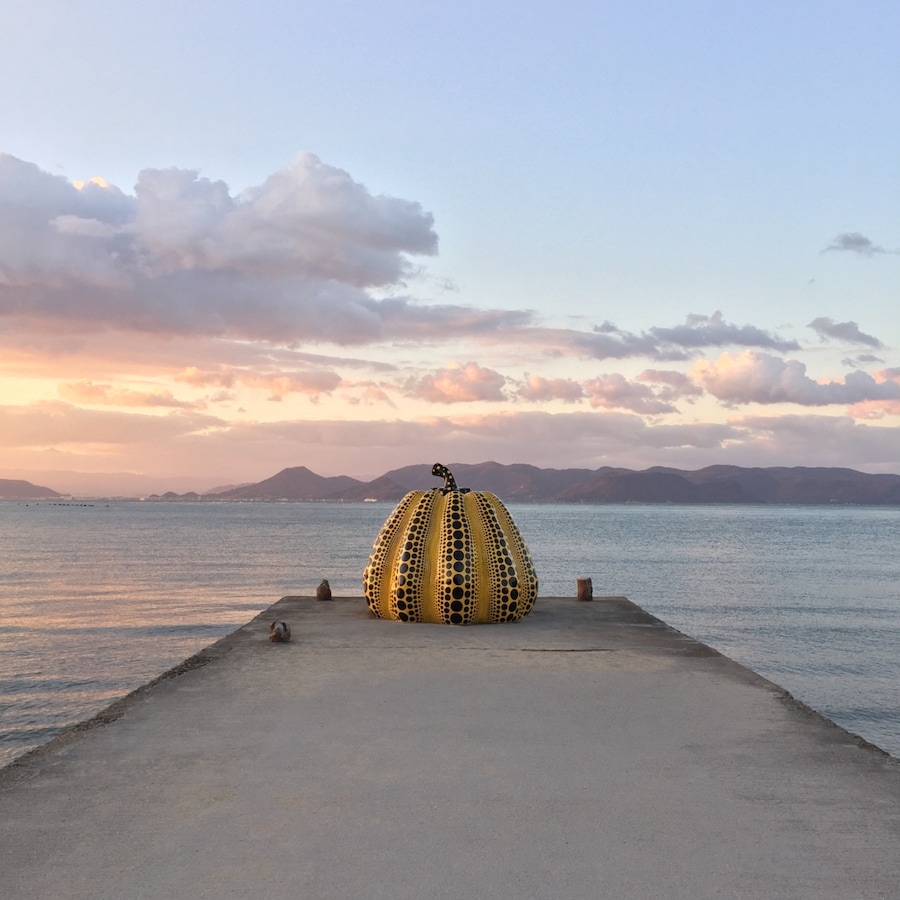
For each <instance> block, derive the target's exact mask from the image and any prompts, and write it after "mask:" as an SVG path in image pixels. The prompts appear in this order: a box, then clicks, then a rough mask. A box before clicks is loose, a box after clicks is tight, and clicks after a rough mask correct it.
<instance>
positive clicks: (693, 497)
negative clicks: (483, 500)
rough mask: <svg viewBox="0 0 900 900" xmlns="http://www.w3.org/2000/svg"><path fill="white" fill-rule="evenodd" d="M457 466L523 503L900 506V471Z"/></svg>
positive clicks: (326, 480) (380, 482) (296, 483)
mask: <svg viewBox="0 0 900 900" xmlns="http://www.w3.org/2000/svg"><path fill="white" fill-rule="evenodd" d="M450 468H451V470H452V471H453V474H454V477H455V478H456V482H457V484H458V485H459V486H460V487H469V488H471V489H473V490H487V491H491V492H493V493H495V494H496V495H497V496H498V497H500V498H501V499H503V500H507V501H516V502H532V503H550V502H554V503H804V504H806V503H814V504H822V503H858V504H878V505H890V504H900V475H870V474H866V473H864V472H857V471H855V470H854V469H837V468H807V467H802V466H801V467H793V468H787V467H772V468H742V467H740V466H708V467H707V468H705V469H699V470H698V471H683V470H680V469H671V468H664V467H660V466H657V467H654V468H651V469H646V470H643V471H634V470H632V469H621V468H611V467H603V468H600V469H540V468H538V467H536V466H530V465H524V464H515V465H501V464H500V463H496V462H485V463H479V464H477V465H469V464H464V463H457V464H455V465H451V466H450ZM440 486H441V482H440V480H439V479H436V478H434V476H432V474H431V466H430V465H415V466H405V467H403V468H401V469H393V470H392V471H390V472H386V473H385V474H384V475H382V476H380V477H379V478H376V479H375V480H374V481H367V482H363V481H358V480H357V479H355V478H350V477H349V476H346V475H339V476H334V477H324V476H321V475H317V474H316V473H315V472H312V471H310V470H309V469H308V468H306V467H305V466H297V467H293V468H289V469H283V470H282V471H281V472H279V473H278V474H276V475H273V476H272V477H271V478H267V479H265V480H264V481H260V482H258V483H256V484H248V485H242V486H241V487H236V488H232V489H230V490H225V491H221V492H217V493H214V494H206V495H204V497H205V498H206V499H215V500H333V501H334V500H344V501H359V500H388V501H397V500H399V499H400V498H401V497H402V496H403V495H404V494H405V493H407V492H408V491H412V490H428V489H429V488H433V487H440ZM195 496H196V495H195ZM177 497H178V495H174V496H170V497H169V499H176V498H177Z"/></svg>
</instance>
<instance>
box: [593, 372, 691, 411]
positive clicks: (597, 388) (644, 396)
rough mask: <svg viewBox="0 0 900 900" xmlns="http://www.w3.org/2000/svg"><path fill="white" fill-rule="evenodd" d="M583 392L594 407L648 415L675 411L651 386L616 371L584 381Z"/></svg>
mask: <svg viewBox="0 0 900 900" xmlns="http://www.w3.org/2000/svg"><path fill="white" fill-rule="evenodd" d="M584 393H585V396H586V397H587V398H588V400H589V402H590V404H591V406H594V407H603V408H604V409H630V410H631V411H632V412H638V413H646V414H650V415H655V414H658V413H670V412H677V410H676V409H675V407H674V406H672V404H671V403H669V402H667V401H666V400H662V399H660V398H659V397H658V396H657V395H656V394H654V392H653V391H652V389H651V388H649V387H647V386H646V385H643V384H637V383H635V382H633V381H628V379H626V378H625V377H624V376H622V375H619V374H618V373H615V374H610V375H600V376H599V377H597V378H592V379H591V380H590V381H586V382H585V383H584Z"/></svg>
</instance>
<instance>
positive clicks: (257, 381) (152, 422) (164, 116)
mask: <svg viewBox="0 0 900 900" xmlns="http://www.w3.org/2000/svg"><path fill="white" fill-rule="evenodd" d="M898 47H900V5H898V4H897V3H896V2H893V0H890V2H888V0H885V2H867V0H856V2H849V0H848V2H829V0H816V2H807V0H797V2H793V3H774V2H767V0H753V2H733V3H732V2H727V3H722V2H718V0H708V2H689V0H688V2H680V3H674V2H671V3H670V2H661V0H660V2H640V0H637V2H604V0H590V2H574V3H557V2H549V0H548V2H544V0H540V2H528V0H519V2H515V3H513V2H492V0H479V2H469V0H458V2H455V3H436V2H427V0H409V2H365V0H360V2H341V0H328V2H324V0H322V2H319V0H304V2H301V3H298V2H296V0H292V2H281V0H257V2H254V3H249V2H229V0H217V2H215V3H213V2H209V0H193V2H191V3H183V2H179V3H174V2H170V0H153V2H144V0H130V2H128V3H123V2H119V0H79V2H78V3H72V2H71V0H4V3H3V4H2V6H0V477H7V478H28V479H29V480H32V481H35V482H37V483H42V484H47V485H48V486H50V487H55V488H56V489H58V490H66V489H68V487H67V486H68V484H70V483H72V482H71V481H70V480H67V479H68V476H66V475H64V474H62V473H65V472H80V473H135V474H138V475H141V476H144V477H146V479H147V483H148V484H150V483H151V481H152V483H153V485H154V486H156V485H157V481H154V479H175V477H176V476H183V478H184V479H186V481H187V482H188V483H190V484H191V485H194V486H195V487H196V489H197V490H202V489H206V488H208V487H212V486H214V485H222V484H235V483H240V482H248V481H258V480H261V479H263V478H267V477H268V476H270V475H273V474H275V473H276V472H277V471H279V470H280V469H282V468H285V467H287V466H299V465H305V466H308V467H309V468H310V469H312V470H313V471H315V472H318V473H319V474H322V475H333V474H347V475H353V476H355V477H358V478H372V477H375V476H377V475H380V474H382V473H383V472H385V471H387V470H389V469H392V468H396V467H398V466H403V465H408V464H411V463H423V464H429V465H430V464H431V463H432V462H434V461H436V460H440V461H443V462H448V463H449V462H471V463H476V462H482V461H485V460H496V461H498V462H502V463H513V462H523V463H531V464H534V465H538V466H543V467H554V468H566V467H573V466H575V467H588V468H597V467H599V466H604V465H614V466H627V467H629V468H635V469H642V468H646V467H648V466H653V465H667V466H676V467H679V468H688V469H696V468H700V467H703V466H706V465H710V464H715V463H728V464H736V465H743V466H756V465H759V466H773V465H789V466H792V465H809V466H849V467H852V468H856V469H860V470H862V471H868V472H898V473H900V215H898V211H900V115H898V85H900V53H898V51H897V48H898ZM174 483H175V482H174V481H173V484H174ZM178 484H179V485H180V486H181V487H182V488H183V489H187V487H186V484H185V482H184V481H179V482H178Z"/></svg>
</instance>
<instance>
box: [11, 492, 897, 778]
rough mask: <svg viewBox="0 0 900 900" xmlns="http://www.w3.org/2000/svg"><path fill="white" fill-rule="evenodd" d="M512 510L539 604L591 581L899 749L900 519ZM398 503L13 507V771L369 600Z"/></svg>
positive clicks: (714, 511) (859, 510) (617, 508)
mask: <svg viewBox="0 0 900 900" xmlns="http://www.w3.org/2000/svg"><path fill="white" fill-rule="evenodd" d="M509 508H510V512H511V513H512V515H513V518H514V519H515V521H516V523H517V524H518V526H519V529H520V531H521V532H522V534H523V536H524V538H525V540H526V542H527V543H528V545H529V548H530V550H531V554H532V557H533V558H534V562H535V566H536V568H537V571H538V576H539V578H540V595H542V596H574V594H575V579H576V578H577V577H587V576H589V577H591V578H592V579H593V585H594V594H595V595H602V594H621V595H625V596H627V597H629V598H630V599H631V600H633V601H634V602H636V603H638V604H639V605H640V606H642V607H644V608H645V609H646V610H648V611H649V612H652V613H654V614H655V615H658V616H659V617H660V618H662V619H664V620H665V621H666V622H668V623H669V624H670V625H673V626H674V627H676V628H678V629H680V630H681V631H683V632H685V633H687V634H689V635H691V636H692V637H695V638H697V639H699V640H701V641H703V642H705V643H707V644H710V645H712V646H713V647H715V648H717V649H718V650H720V651H722V652H723V653H725V654H726V655H728V656H730V657H731V658H732V659H735V660H737V661H738V662H741V663H743V664H744V665H747V666H749V667H750V668H752V669H754V670H755V671H757V672H759V673H760V674H762V675H764V676H766V677H767V678H770V679H771V680H773V681H775V682H777V683H778V684H780V685H782V686H783V687H785V688H786V689H787V690H789V691H790V692H791V693H793V694H794V696H796V697H798V698H799V699H801V700H803V701H804V702H806V703H807V704H809V705H810V706H812V707H813V708H814V709H817V710H818V711H819V712H821V713H823V714H824V715H826V716H828V717H830V718H832V719H833V720H835V721H836V722H838V723H839V724H841V725H843V726H844V727H845V728H848V729H849V730H850V731H853V732H856V733H857V734H860V735H862V736H863V737H865V738H866V739H867V740H869V741H871V742H872V743H874V744H877V745H878V746H880V747H882V748H883V749H885V750H887V751H888V752H890V753H892V754H893V755H895V756H898V757H900V554H898V552H897V547H898V546H900V540H898V538H900V508H897V507H892V508H873V507H847V506H835V507H797V506H677V505H599V506H596V505H570V504H546V505H545V504H534V505H530V504H510V506H509ZM391 509H392V505H391V504H386V503H196V504H194V503H140V502H117V503H107V502H94V503H63V504H54V503H44V502H41V503H34V502H31V503H14V502H5V503H3V502H0V765H3V764H6V763H8V762H10V761H11V760H12V759H14V758H15V757H16V756H17V755H19V754H21V753H23V752H25V751H26V750H28V749H30V748H31V747H34V746H37V745H39V744H41V743H44V742H46V741H48V740H50V739H51V738H52V737H53V736H54V735H56V734H58V733H59V732H60V731H62V730H63V729H64V728H66V727H68V726H70V725H73V724H75V723H77V722H79V721H82V720H84V719H85V718H88V717H89V716H91V715H93V714H94V713H96V712H98V711H99V710H100V709H102V708H103V707H104V706H106V705H108V704H109V703H110V702H112V701H113V700H114V699H116V698H117V697H120V696H122V695H123V694H125V693H127V692H129V691H130V690H133V689H134V688H135V687H137V686H139V685H140V684H142V683H144V682H146V681H148V680H150V679H152V678H154V677H156V676H157V675H159V674H161V673H162V672H164V671H165V670H166V669H168V668H170V667H171V666H173V665H175V664H177V663H179V662H181V661H182V660H183V659H185V658H187V657H188V656H190V655H192V654H193V653H195V652H197V651H198V650H200V649H201V648H202V647H204V646H206V645H208V644H210V643H212V642H213V641H215V640H217V639H218V638H220V637H222V636H223V635H225V634H227V633H228V632H230V631H232V630H234V629H235V628H237V627H238V626H240V625H242V624H244V623H245V622H247V621H248V620H249V619H250V618H252V617H253V616H254V615H255V614H256V613H257V612H259V611H260V610H262V609H265V608H266V607H267V606H269V605H270V604H272V603H273V602H275V601H276V600H278V599H279V598H280V597H282V596H284V595H285V594H303V593H312V592H313V591H314V590H315V587H316V585H317V584H318V583H319V581H320V580H321V579H322V578H328V579H329V581H330V582H331V585H332V589H333V591H334V593H335V594H336V595H339V596H358V597H361V596H362V579H361V576H362V570H363V567H364V566H365V563H366V560H367V558H368V554H369V551H370V549H371V546H372V541H373V540H374V538H375V535H376V534H377V532H378V529H379V528H380V526H381V524H382V522H383V521H384V520H385V518H386V517H387V516H388V514H389V513H390V511H391ZM360 602H362V600H361V601H360ZM538 602H540V600H539V601H538Z"/></svg>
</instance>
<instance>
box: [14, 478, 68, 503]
mask: <svg viewBox="0 0 900 900" xmlns="http://www.w3.org/2000/svg"><path fill="white" fill-rule="evenodd" d="M62 496H64V495H63V494H60V493H57V492H56V491H52V490H50V488H47V487H41V486H40V485H38V484H32V483H31V482H30V481H21V480H19V479H12V478H0V499H3V500H52V499H53V498H55V497H62Z"/></svg>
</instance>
